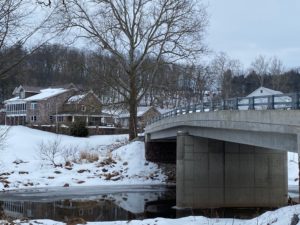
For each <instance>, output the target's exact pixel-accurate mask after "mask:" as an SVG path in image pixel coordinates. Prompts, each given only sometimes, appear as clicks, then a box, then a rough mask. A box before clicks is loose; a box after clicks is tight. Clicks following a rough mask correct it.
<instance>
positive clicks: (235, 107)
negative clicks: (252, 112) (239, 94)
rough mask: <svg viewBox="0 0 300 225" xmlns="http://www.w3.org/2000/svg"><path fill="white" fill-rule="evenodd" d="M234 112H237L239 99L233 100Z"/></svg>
mask: <svg viewBox="0 0 300 225" xmlns="http://www.w3.org/2000/svg"><path fill="white" fill-rule="evenodd" d="M234 109H235V110H239V98H236V99H235V106H234Z"/></svg>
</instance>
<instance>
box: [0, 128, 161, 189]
mask: <svg viewBox="0 0 300 225" xmlns="http://www.w3.org/2000/svg"><path fill="white" fill-rule="evenodd" d="M127 136H128V135H99V136H91V137H89V138H76V137H71V136H66V135H56V134H53V133H48V132H44V131H39V130H35V129H30V128H27V127H23V126H13V127H11V128H10V130H9V133H8V138H7V141H6V142H7V143H6V148H5V149H2V151H0V189H2V190H12V189H20V188H32V187H62V186H64V185H66V184H67V185H68V186H94V185H105V184H109V185H113V184H116V185H120V184H161V183H163V182H164V180H165V176H164V175H163V174H162V172H161V170H160V169H159V168H158V167H157V165H156V164H153V163H150V162H147V161H146V160H145V156H144V145H143V143H142V142H132V143H130V144H128V145H125V146H123V147H120V146H122V145H124V144H125V143H126V142H127ZM55 142H57V143H58V145H59V147H58V148H59V149H60V151H59V154H57V155H56V157H54V158H55V159H54V161H55V164H57V165H60V164H61V166H57V167H54V166H53V164H51V163H50V161H49V160H42V158H45V157H41V154H40V153H41V151H40V149H41V148H42V146H44V147H45V146H46V147H47V146H54V143H55ZM118 147H120V148H118ZM44 149H45V148H44ZM80 152H81V153H86V152H88V153H90V154H94V155H96V156H97V157H98V158H99V160H98V161H95V162H88V160H86V159H81V160H79V158H80V157H79V155H80ZM74 159H75V160H74ZM66 161H72V164H71V165H70V166H68V165H67V166H65V163H66ZM101 163H102V164H101ZM1 174H2V179H4V178H5V179H4V180H5V181H4V182H3V180H2V182H1ZM3 174H6V175H5V176H4V175H3ZM3 177H4V178H3ZM5 183H7V184H8V186H5Z"/></svg>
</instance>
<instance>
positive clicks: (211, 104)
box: [209, 100, 214, 111]
mask: <svg viewBox="0 0 300 225" xmlns="http://www.w3.org/2000/svg"><path fill="white" fill-rule="evenodd" d="M209 111H214V103H213V101H212V100H211V101H210V106H209Z"/></svg>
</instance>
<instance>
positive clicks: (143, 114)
mask: <svg viewBox="0 0 300 225" xmlns="http://www.w3.org/2000/svg"><path fill="white" fill-rule="evenodd" d="M160 114H161V113H160V112H159V111H158V110H157V109H156V108H155V107H154V106H144V107H138V108H137V119H138V121H137V124H138V128H140V129H143V128H145V126H146V124H147V122H148V121H150V120H151V119H152V118H154V117H156V116H159V115H160ZM117 123H118V124H119V125H120V126H121V127H124V128H127V127H129V113H128V112H127V111H125V112H124V111H123V112H121V113H120V114H119V115H118V116H117Z"/></svg>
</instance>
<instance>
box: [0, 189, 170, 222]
mask: <svg viewBox="0 0 300 225" xmlns="http://www.w3.org/2000/svg"><path fill="white" fill-rule="evenodd" d="M156 202H157V204H158V207H155V205H156ZM0 203H1V205H2V209H3V212H4V214H5V215H6V216H7V217H9V218H12V219H20V218H30V219H53V220H57V221H67V220H69V219H71V218H78V217H80V218H83V219H84V220H86V221H114V220H132V219H144V218H149V217H157V216H161V214H160V213H164V212H163V211H161V208H160V205H161V204H162V203H164V204H165V205H168V209H167V210H168V213H170V212H171V211H172V212H173V213H172V215H169V216H167V217H175V215H176V213H175V210H172V209H171V207H172V206H174V205H175V190H174V189H173V190H172V189H170V190H167V191H166V192H141V193H139V192H137V193H116V194H107V195H100V196H93V197H89V198H88V199H82V198H81V199H62V200H56V201H51V200H46V201H45V200H44V201H30V200H22V201H16V200H13V201H2V202H0ZM149 206H151V207H150V208H149ZM147 208H148V209H149V212H147Z"/></svg>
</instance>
